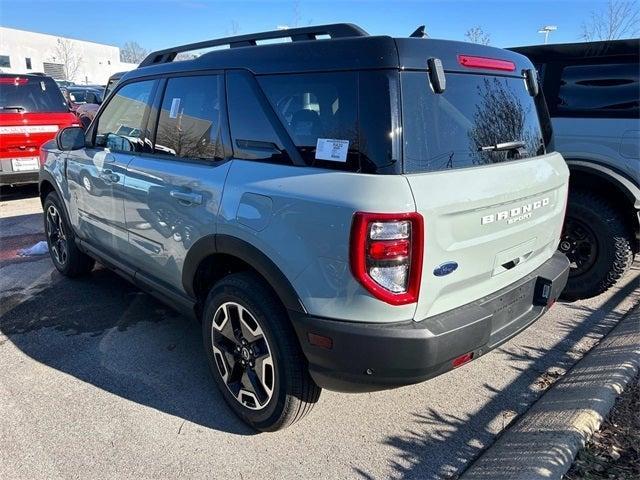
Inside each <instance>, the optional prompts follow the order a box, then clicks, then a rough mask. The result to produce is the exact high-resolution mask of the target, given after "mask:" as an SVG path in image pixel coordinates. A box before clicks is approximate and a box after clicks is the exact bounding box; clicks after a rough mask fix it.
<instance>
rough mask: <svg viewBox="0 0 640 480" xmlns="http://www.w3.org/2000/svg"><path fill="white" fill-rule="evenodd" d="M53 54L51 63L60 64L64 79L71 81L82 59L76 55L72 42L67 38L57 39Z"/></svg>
mask: <svg viewBox="0 0 640 480" xmlns="http://www.w3.org/2000/svg"><path fill="white" fill-rule="evenodd" d="M54 52H55V55H54V56H53V61H54V62H56V63H61V64H62V70H63V73H64V79H65V80H70V81H73V80H74V78H75V77H76V75H77V74H78V70H79V69H80V65H81V64H82V57H81V56H80V55H79V54H78V51H77V50H76V47H75V45H74V44H73V41H71V40H69V39H68V38H58V40H57V41H56V48H55V51H54Z"/></svg>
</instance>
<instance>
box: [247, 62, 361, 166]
mask: <svg viewBox="0 0 640 480" xmlns="http://www.w3.org/2000/svg"><path fill="white" fill-rule="evenodd" d="M258 82H259V83H260V86H261V87H262V89H263V90H264V92H265V94H266V95H267V97H268V98H269V101H270V102H271V105H272V106H273V108H274V110H275V111H276V113H277V115H278V117H279V118H280V121H281V122H282V124H283V125H284V126H285V128H286V129H287V132H288V133H289V136H290V137H291V139H292V140H293V142H294V144H295V145H296V147H298V151H299V152H300V154H301V156H302V158H303V159H304V160H305V162H306V163H307V164H308V165H314V166H328V167H331V168H341V167H343V168H345V169H349V170H357V169H359V164H360V158H359V132H358V88H357V86H358V76H357V73H355V72H340V73H317V74H297V75H269V76H262V77H259V78H258ZM319 140H320V142H323V141H324V140H341V141H342V142H336V143H335V145H337V146H339V147H336V155H335V160H323V159H317V158H316V157H317V156H320V157H322V155H321V154H319V155H316V146H317V145H318V141H319ZM345 142H348V144H347V143H345ZM325 144H327V143H326V142H325ZM332 145H333V144H332Z"/></svg>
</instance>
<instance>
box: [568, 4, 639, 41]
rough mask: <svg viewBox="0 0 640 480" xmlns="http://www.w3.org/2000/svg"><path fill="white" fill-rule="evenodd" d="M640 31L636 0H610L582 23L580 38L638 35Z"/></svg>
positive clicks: (597, 38)
mask: <svg viewBox="0 0 640 480" xmlns="http://www.w3.org/2000/svg"><path fill="white" fill-rule="evenodd" d="M639 33H640V14H639V13H638V3H637V2H636V1H627V0H624V1H620V0H609V1H608V2H607V5H606V6H605V7H604V8H601V9H600V10H592V11H591V18H590V19H589V20H588V21H586V22H583V23H582V33H581V34H580V38H581V39H582V40H584V41H585V42H591V41H594V40H616V39H618V38H625V37H636V36H637V35H638V34H639Z"/></svg>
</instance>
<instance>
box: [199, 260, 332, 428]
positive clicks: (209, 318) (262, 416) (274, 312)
mask: <svg viewBox="0 0 640 480" xmlns="http://www.w3.org/2000/svg"><path fill="white" fill-rule="evenodd" d="M233 304H238V305H240V306H241V307H242V308H244V309H246V311H248V313H249V314H250V316H252V317H253V319H254V320H255V322H256V323H257V324H258V327H259V328H260V329H261V333H262V334H263V336H264V338H265V339H266V342H267V343H266V344H267V349H268V351H269V352H270V355H271V357H270V359H271V360H272V370H271V371H272V372H273V373H272V374H271V375H272V376H271V377H269V378H270V379H271V382H272V383H271V385H272V387H271V394H270V395H271V396H270V397H269V399H268V400H265V403H264V404H263V405H262V406H260V404H259V403H258V404H257V405H256V403H255V402H253V401H252V400H251V399H249V401H248V402H247V403H253V407H254V408H249V407H248V406H246V405H245V404H243V403H242V402H241V400H239V399H238V397H237V396H236V395H235V394H234V393H232V388H231V386H229V387H228V386H227V382H225V379H224V377H225V376H226V377H227V378H228V379H231V378H232V377H234V378H238V375H239V374H238V373H235V374H234V372H238V371H239V372H244V371H246V372H247V373H251V372H249V370H252V371H254V373H253V376H254V378H256V373H255V372H256V371H257V370H258V368H257V367H258V363H257V360H256V363H255V368H253V367H254V363H252V364H251V367H252V368H250V369H249V367H246V368H245V367H243V366H238V367H235V366H230V365H231V362H234V365H237V362H235V360H229V361H227V360H224V361H223V360H222V359H223V358H228V359H229V358H231V355H229V354H228V353H225V354H223V353H222V352H221V350H220V349H218V350H217V352H216V353H214V338H216V335H220V336H224V335H222V334H221V333H219V332H218V331H217V330H215V329H214V327H213V322H214V317H216V322H217V323H218V324H220V323H223V324H224V325H225V328H226V320H224V318H223V320H222V321H221V320H219V319H220V318H221V317H220V316H216V315H217V314H220V312H221V309H224V308H225V307H224V306H232V305H233ZM229 308H231V307H229ZM221 315H223V316H224V317H226V316H227V311H226V310H224V313H223V314H221ZM232 316H233V315H229V316H228V318H229V325H230V326H231V327H232V328H234V331H237V329H235V327H233V322H232V321H231V317H232ZM236 323H237V320H236ZM245 327H246V325H245V326H242V328H245ZM202 333H203V339H204V348H205V351H206V352H207V358H208V360H209V367H210V368H211V372H212V374H213V377H214V379H215V381H216V384H217V385H218V388H219V389H220V392H221V393H222V396H223V397H224V399H225V401H226V402H227V404H228V405H229V406H230V407H231V409H232V410H233V412H234V413H235V414H236V415H237V416H238V417H240V419H242V420H243V421H244V422H246V423H247V424H249V425H250V426H251V427H253V428H255V429H256V430H259V431H263V432H268V431H276V430H281V429H283V428H286V427H288V426H289V425H292V424H293V423H295V422H297V421H298V420H300V419H302V418H303V417H304V416H305V415H306V414H308V413H309V412H310V411H311V409H312V408H313V406H314V405H315V404H316V402H317V401H318V399H319V397H320V391H321V389H320V387H318V386H317V385H316V384H315V383H314V381H313V380H312V378H311V376H310V375H309V370H308V365H307V361H306V358H305V357H304V355H303V353H302V351H301V349H300V345H299V344H298V340H297V337H296V335H295V333H294V331H293V327H292V326H291V324H290V323H289V319H288V317H287V312H286V309H285V308H284V307H283V305H282V303H281V302H280V301H279V299H278V298H277V296H276V295H275V294H274V293H273V291H272V290H271V289H270V288H269V287H268V285H266V284H265V282H264V281H263V280H262V279H261V278H259V277H258V276H257V275H255V274H253V273H249V272H242V273H235V274H231V275H228V276H227V277H225V278H223V279H222V280H220V281H219V282H218V283H217V284H216V285H215V286H214V287H213V288H212V289H211V291H210V292H209V295H208V297H207V300H206V303H205V306H204V313H203V320H202ZM243 333H244V332H240V336H241V337H242V336H243ZM237 337H238V336H236V340H237ZM227 338H228V336H225V338H224V340H225V341H226V340H227ZM234 341H235V340H234ZM239 343H240V341H239V340H238V344H239ZM216 345H217V347H221V345H220V343H216ZM231 345H234V344H231ZM249 345H253V343H250V344H249ZM233 348H235V349H237V348H238V345H237V344H236V346H235V347H233ZM229 350H231V349H230V348H228V347H225V351H229ZM249 350H251V347H250V346H249ZM261 353H264V351H263V352H261ZM243 355H244V353H240V352H238V353H236V356H235V358H236V359H237V361H238V362H239V361H241V360H242V359H243ZM255 358H256V359H257V358H258V357H255ZM222 361H223V362H224V365H223V366H219V363H218V362H222ZM227 368H231V371H230V372H229V373H227V374H226V375H223V373H221V369H222V370H224V369H227ZM236 368H237V369H240V370H236ZM243 369H244V370H243ZM264 377H265V375H264V374H263V378H264ZM242 378H245V377H242ZM247 378H248V377H247ZM229 383H233V386H234V387H235V386H237V383H242V384H243V385H244V383H243V382H242V380H239V381H236V382H229ZM260 385H262V384H260ZM241 391H245V390H243V389H242V390H241ZM253 392H256V389H255V388H254V389H253ZM240 396H242V394H240ZM255 399H256V400H257V399H258V396H256V397H255ZM256 406H257V407H258V408H255V407H256Z"/></svg>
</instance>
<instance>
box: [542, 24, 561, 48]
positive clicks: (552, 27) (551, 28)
mask: <svg viewBox="0 0 640 480" xmlns="http://www.w3.org/2000/svg"><path fill="white" fill-rule="evenodd" d="M557 29H558V27H556V26H555V25H545V26H544V27H542V28H540V30H538V33H544V44H545V45H546V44H547V40H549V34H550V33H551V32H555V31H556V30H557Z"/></svg>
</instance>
